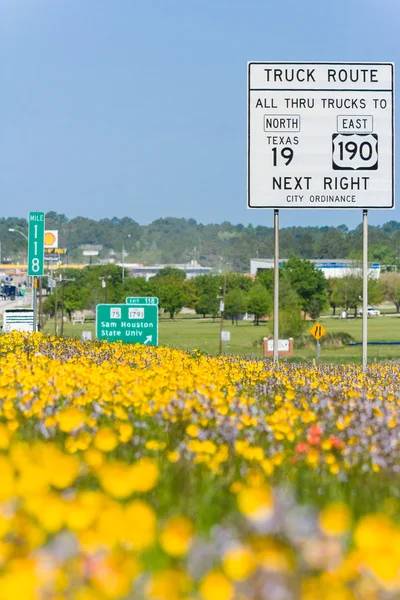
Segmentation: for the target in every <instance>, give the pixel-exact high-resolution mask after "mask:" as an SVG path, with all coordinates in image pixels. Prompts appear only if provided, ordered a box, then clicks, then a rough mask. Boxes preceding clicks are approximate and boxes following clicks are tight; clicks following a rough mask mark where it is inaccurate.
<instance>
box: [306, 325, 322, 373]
mask: <svg viewBox="0 0 400 600" xmlns="http://www.w3.org/2000/svg"><path fill="white" fill-rule="evenodd" d="M309 333H311V335H312V336H313V338H314V339H315V341H316V344H315V362H316V363H317V362H318V360H319V356H320V354H321V344H320V342H319V340H320V339H321V338H322V337H324V335H325V334H326V329H325V327H324V326H323V325H321V323H315V325H313V326H312V327H311V329H310V330H309Z"/></svg>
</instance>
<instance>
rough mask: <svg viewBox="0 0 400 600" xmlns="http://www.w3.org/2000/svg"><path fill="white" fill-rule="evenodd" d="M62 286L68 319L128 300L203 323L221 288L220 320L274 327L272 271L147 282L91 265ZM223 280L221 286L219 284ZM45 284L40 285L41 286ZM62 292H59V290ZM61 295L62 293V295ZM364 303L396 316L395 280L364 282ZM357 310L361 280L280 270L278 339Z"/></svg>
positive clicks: (290, 267)
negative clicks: (186, 312) (188, 314)
mask: <svg viewBox="0 0 400 600" xmlns="http://www.w3.org/2000/svg"><path fill="white" fill-rule="evenodd" d="M63 278H64V280H65V281H66V280H68V281H66V282H65V283H63V284H61V283H58V293H57V302H58V310H61V309H62V307H63V311H64V313H65V314H66V315H68V317H69V318H71V316H72V314H73V313H74V312H75V311H83V310H85V309H86V310H93V311H94V310H95V308H96V305H97V304H101V303H116V304H118V303H125V299H126V297H127V296H156V297H158V298H159V307H160V309H161V310H162V311H163V312H165V313H167V314H168V315H169V317H170V318H171V319H173V318H175V317H176V315H178V314H179V313H180V311H181V310H182V308H183V307H187V308H191V309H194V310H195V312H196V313H197V314H198V315H200V316H202V317H212V318H214V319H215V318H216V317H219V315H220V308H221V300H222V298H223V289H224V287H225V289H226V294H225V303H224V315H225V317H226V318H229V319H231V320H232V323H236V324H237V323H238V320H239V319H240V318H242V316H243V315H244V314H245V313H249V314H251V315H252V317H251V318H252V319H253V321H254V325H256V326H257V325H259V324H260V322H261V321H262V320H268V321H269V325H270V329H271V332H272V326H273V318H272V317H273V284H274V281H273V278H274V272H273V270H272V269H268V270H265V271H261V272H259V273H258V274H257V276H256V277H255V278H253V277H250V276H248V275H244V274H241V273H227V274H224V275H223V274H218V275H211V274H210V275H200V276H198V277H195V278H193V279H186V274H185V272H184V271H183V270H181V269H177V268H174V267H165V268H163V269H160V271H159V272H158V273H157V275H155V276H154V277H152V278H151V279H149V280H148V281H146V280H145V279H144V278H143V277H125V278H124V280H123V278H122V269H121V267H118V266H117V265H93V266H87V267H85V268H83V269H65V271H64V273H63ZM224 280H225V282H224ZM44 283H45V282H44ZM60 288H61V289H60ZM61 291H62V293H61ZM368 294H369V303H370V304H377V303H380V302H382V301H383V300H385V299H386V300H388V301H390V302H392V303H393V304H394V306H395V307H396V310H397V312H399V311H400V274H398V273H388V274H385V275H384V276H383V277H381V279H380V280H375V279H370V280H369V282H368ZM55 302H56V294H54V293H53V294H51V295H47V296H46V298H45V300H44V304H43V310H44V313H45V314H48V315H50V316H53V315H54V313H55ZM361 305H362V279H361V277H360V276H359V275H358V274H357V271H355V273H354V274H353V275H349V276H346V277H343V278H341V279H329V280H327V279H326V278H325V276H324V274H323V272H322V271H321V270H319V269H317V268H315V265H314V264H313V263H312V262H310V261H307V260H302V259H299V258H294V257H293V258H291V259H290V260H288V261H287V262H286V263H285V264H284V266H283V267H282V268H281V269H280V270H279V333H280V335H282V336H293V337H295V336H298V335H300V334H301V333H302V332H303V330H304V328H305V327H306V322H305V319H306V318H307V317H309V318H311V319H312V320H314V321H315V320H316V319H318V318H319V317H320V315H321V314H322V313H323V312H324V311H328V310H329V308H331V309H332V311H333V314H335V313H336V311H337V310H338V309H339V308H340V309H345V310H348V311H354V315H355V316H356V315H357V311H358V308H359V307H360V306H361Z"/></svg>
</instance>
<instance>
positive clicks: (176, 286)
mask: <svg viewBox="0 0 400 600" xmlns="http://www.w3.org/2000/svg"><path fill="white" fill-rule="evenodd" d="M156 290H157V295H158V298H159V305H160V308H163V309H164V310H165V311H166V312H167V313H169V316H170V318H171V319H173V318H174V316H175V315H176V313H178V312H179V311H181V310H182V308H183V307H184V306H185V301H186V295H185V290H184V288H183V285H182V280H179V279H175V278H173V277H171V278H169V277H166V278H165V279H164V281H162V282H160V283H158V284H157V288H156Z"/></svg>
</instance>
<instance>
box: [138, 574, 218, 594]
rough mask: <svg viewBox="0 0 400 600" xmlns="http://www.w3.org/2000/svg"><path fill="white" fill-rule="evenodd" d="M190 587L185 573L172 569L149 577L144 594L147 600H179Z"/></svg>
mask: <svg viewBox="0 0 400 600" xmlns="http://www.w3.org/2000/svg"><path fill="white" fill-rule="evenodd" d="M190 585H191V582H190V579H189V577H188V576H187V575H186V573H183V572H182V571H178V570H174V569H164V570H163V571H158V572H156V573H154V574H153V575H152V576H151V578H150V580H149V582H148V584H147V586H146V590H145V594H146V598H148V599H149V600H181V598H182V594H184V593H186V592H187V591H188V590H189V589H190ZM220 600H224V599H223V598H221V599H220Z"/></svg>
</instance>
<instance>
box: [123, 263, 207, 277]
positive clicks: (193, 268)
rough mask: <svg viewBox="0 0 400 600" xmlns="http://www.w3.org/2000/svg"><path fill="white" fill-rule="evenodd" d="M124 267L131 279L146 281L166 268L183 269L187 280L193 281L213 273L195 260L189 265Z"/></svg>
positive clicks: (136, 265) (135, 265) (129, 265)
mask: <svg viewBox="0 0 400 600" xmlns="http://www.w3.org/2000/svg"><path fill="white" fill-rule="evenodd" d="M117 264H118V266H120V267H122V262H119V263H117ZM124 267H125V269H126V271H128V273H129V276H130V277H144V278H145V279H146V281H148V280H149V279H151V277H154V275H157V273H158V271H160V270H161V269H165V267H173V268H175V269H181V270H182V271H184V272H185V273H186V279H193V277H197V276H198V275H209V274H210V273H211V267H202V266H201V265H199V263H198V262H197V261H195V260H192V261H190V263H187V264H175V265H152V266H145V265H140V264H136V263H133V264H132V263H130V264H129V263H125V264H124Z"/></svg>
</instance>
